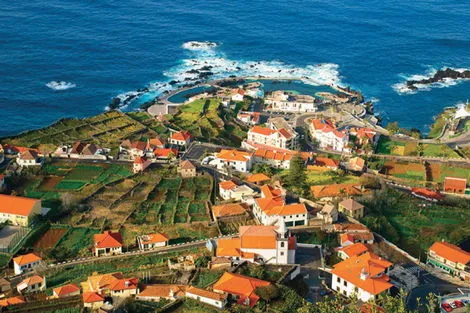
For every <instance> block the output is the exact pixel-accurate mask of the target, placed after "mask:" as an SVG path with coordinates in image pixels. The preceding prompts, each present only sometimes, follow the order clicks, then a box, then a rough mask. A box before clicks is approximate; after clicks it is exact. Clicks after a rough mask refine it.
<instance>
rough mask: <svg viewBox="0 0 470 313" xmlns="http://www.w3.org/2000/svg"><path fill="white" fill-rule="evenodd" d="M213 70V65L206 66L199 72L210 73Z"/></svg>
mask: <svg viewBox="0 0 470 313" xmlns="http://www.w3.org/2000/svg"><path fill="white" fill-rule="evenodd" d="M211 69H212V65H205V66H203V67H201V68H200V69H199V70H200V71H210V70H211Z"/></svg>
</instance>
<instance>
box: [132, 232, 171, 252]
mask: <svg viewBox="0 0 470 313" xmlns="http://www.w3.org/2000/svg"><path fill="white" fill-rule="evenodd" d="M169 240H170V239H169V238H168V236H167V235H165V234H161V233H156V234H150V235H142V236H138V237H137V244H138V245H139V249H140V250H148V249H153V248H157V247H164V246H166V245H168V242H169Z"/></svg>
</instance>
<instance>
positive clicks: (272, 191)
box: [260, 185, 282, 198]
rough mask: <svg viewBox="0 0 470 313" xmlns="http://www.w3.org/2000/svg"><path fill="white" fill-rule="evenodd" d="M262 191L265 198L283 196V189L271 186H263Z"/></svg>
mask: <svg viewBox="0 0 470 313" xmlns="http://www.w3.org/2000/svg"><path fill="white" fill-rule="evenodd" d="M260 189H261V194H262V195H263V197H264V198H274V197H279V196H281V195H282V190H281V189H278V188H274V187H272V186H270V185H263V186H261V188H260Z"/></svg>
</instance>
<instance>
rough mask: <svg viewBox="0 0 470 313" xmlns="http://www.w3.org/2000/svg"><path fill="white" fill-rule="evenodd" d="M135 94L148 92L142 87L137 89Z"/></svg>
mask: <svg viewBox="0 0 470 313" xmlns="http://www.w3.org/2000/svg"><path fill="white" fill-rule="evenodd" d="M136 91H137V92H148V91H149V89H148V88H147V87H144V88H139V89H137V90H136Z"/></svg>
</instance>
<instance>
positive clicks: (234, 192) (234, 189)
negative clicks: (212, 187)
mask: <svg viewBox="0 0 470 313" xmlns="http://www.w3.org/2000/svg"><path fill="white" fill-rule="evenodd" d="M219 195H220V197H221V198H222V199H224V200H230V199H233V200H235V201H241V200H243V199H244V198H245V197H249V196H254V195H256V191H254V190H253V189H252V188H250V187H248V186H247V185H245V184H243V185H238V184H237V183H235V182H234V181H233V180H225V181H221V182H220V183H219Z"/></svg>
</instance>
